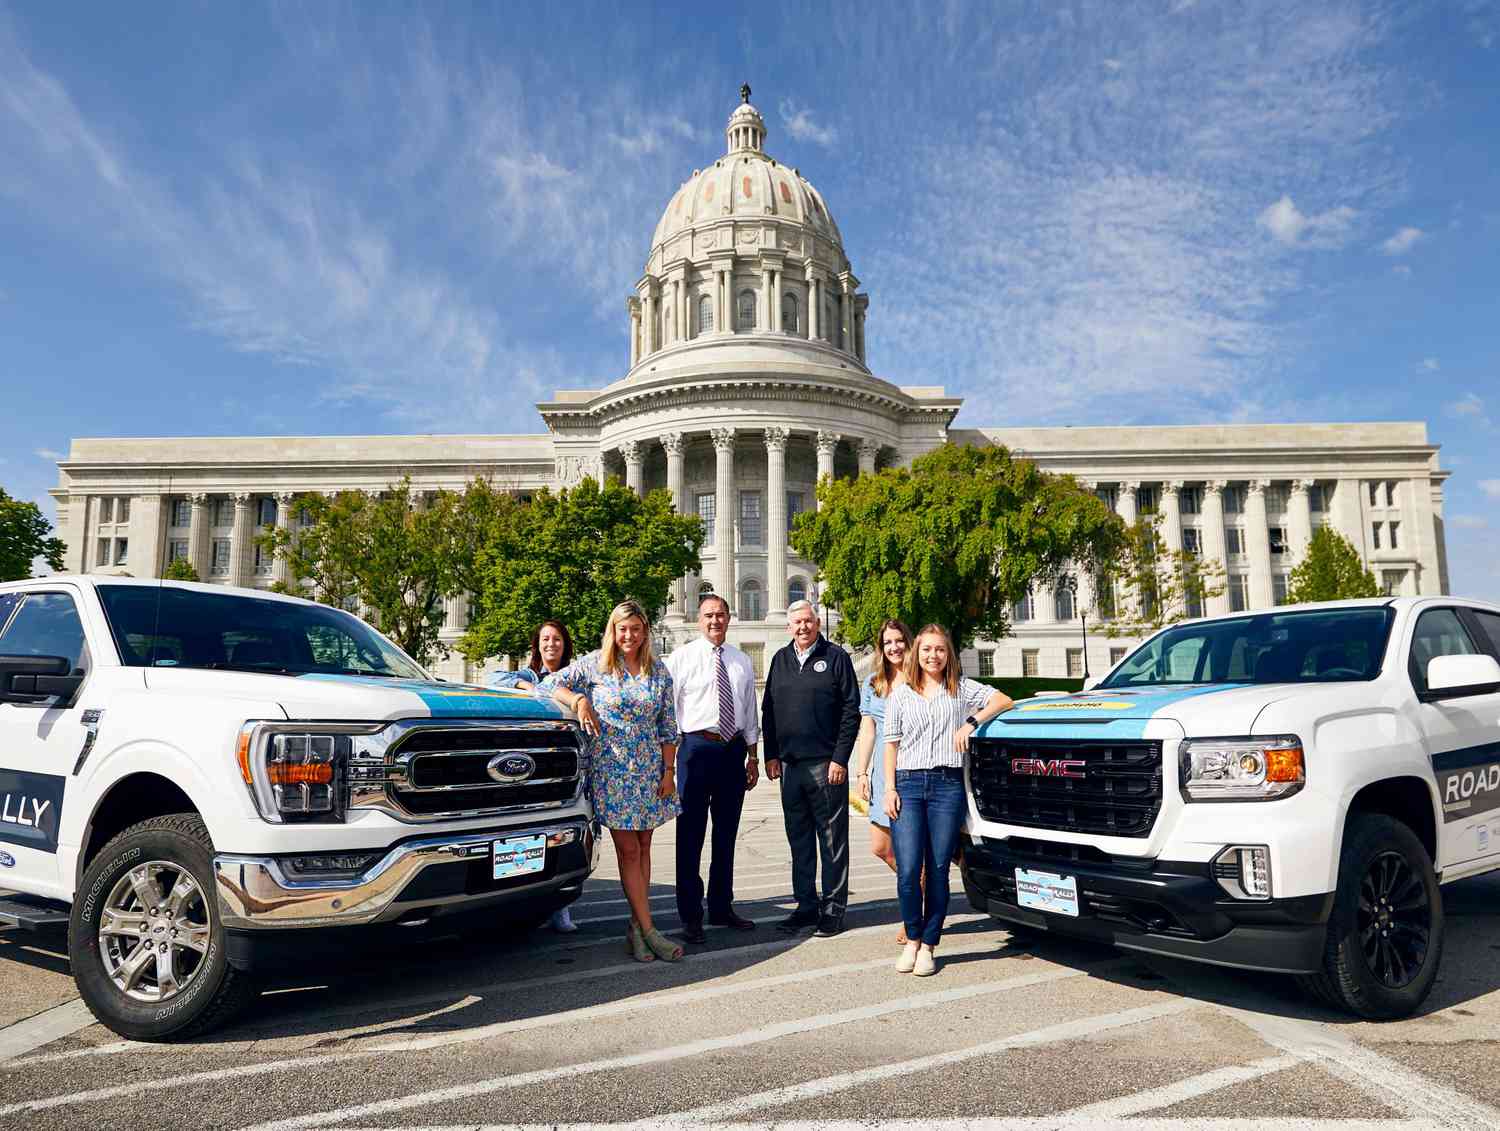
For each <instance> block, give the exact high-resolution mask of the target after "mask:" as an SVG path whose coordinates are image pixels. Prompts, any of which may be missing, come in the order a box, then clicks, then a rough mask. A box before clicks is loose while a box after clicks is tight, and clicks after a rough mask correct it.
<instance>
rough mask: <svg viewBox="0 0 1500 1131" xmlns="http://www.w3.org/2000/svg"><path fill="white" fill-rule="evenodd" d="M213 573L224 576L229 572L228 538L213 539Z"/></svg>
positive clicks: (216, 575)
mask: <svg viewBox="0 0 1500 1131" xmlns="http://www.w3.org/2000/svg"><path fill="white" fill-rule="evenodd" d="M212 569H213V575H214V576H215V577H226V576H228V574H229V539H228V538H215V539H214V556H213V567H212Z"/></svg>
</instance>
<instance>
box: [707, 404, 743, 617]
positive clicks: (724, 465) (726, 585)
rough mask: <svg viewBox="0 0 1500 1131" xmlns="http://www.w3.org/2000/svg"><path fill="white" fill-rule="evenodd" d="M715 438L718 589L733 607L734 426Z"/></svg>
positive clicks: (714, 434)
mask: <svg viewBox="0 0 1500 1131" xmlns="http://www.w3.org/2000/svg"><path fill="white" fill-rule="evenodd" d="M709 435H710V437H711V438H712V439H713V442H714V553H715V555H716V556H717V557H716V567H717V568H716V569H715V571H714V572H715V573H716V574H718V577H717V578H716V580H715V581H714V592H715V593H718V594H719V595H720V596H721V597H723V598H724V600H726V601H728V602H729V607H730V609H731V610H733V609H734V608H735V606H736V605H737V604H738V603H739V602H738V601H737V600H736V598H737V597H738V594H737V593H736V592H735V589H734V429H733V428H715V429H713V431H711V432H710V433H709Z"/></svg>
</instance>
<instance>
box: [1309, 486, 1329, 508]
mask: <svg viewBox="0 0 1500 1131" xmlns="http://www.w3.org/2000/svg"><path fill="white" fill-rule="evenodd" d="M1307 507H1308V509H1309V510H1311V511H1312V512H1313V514H1322V513H1323V512H1324V511H1326V510H1327V509H1328V487H1327V486H1326V485H1325V484H1322V483H1314V484H1313V485H1312V486H1311V487H1309V488H1308V489H1307Z"/></svg>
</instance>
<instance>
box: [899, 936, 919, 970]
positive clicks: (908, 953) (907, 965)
mask: <svg viewBox="0 0 1500 1131" xmlns="http://www.w3.org/2000/svg"><path fill="white" fill-rule="evenodd" d="M918 949H920V948H919V947H918V944H917V943H916V942H909V943H907V944H906V945H905V946H904V947H902V948H901V957H899V958H898V959H896V973H898V974H910V973H911V972H912V969H913V968H914V967H915V966H916V965H917V951H918Z"/></svg>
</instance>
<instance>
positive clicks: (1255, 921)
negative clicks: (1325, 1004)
mask: <svg viewBox="0 0 1500 1131" xmlns="http://www.w3.org/2000/svg"><path fill="white" fill-rule="evenodd" d="M1059 847H1066V846H1059ZM1018 867H1019V868H1029V869H1033V870H1036V871H1044V872H1057V873H1063V874H1065V875H1070V876H1074V877H1076V879H1077V881H1078V903H1079V908H1078V910H1079V914H1078V917H1077V918H1074V917H1073V916H1071V915H1062V914H1052V913H1048V912H1043V911H1033V910H1031V909H1029V908H1022V907H1019V906H1017V904H1016V880H1015V876H1016V872H1015V870H1016V869H1017V868H1018ZM962 871H963V880H964V889H965V891H966V892H967V894H968V897H969V902H970V903H971V904H973V905H974V906H975V907H976V908H978V909H979V910H983V911H988V912H989V913H990V914H991V915H992V916H994V917H995V918H997V919H1004V920H1008V921H1010V922H1013V923H1021V924H1024V925H1025V926H1028V927H1034V928H1040V929H1043V930H1047V931H1055V932H1056V933H1057V934H1059V935H1067V936H1070V937H1073V938H1081V939H1089V940H1092V941H1095V942H1102V943H1109V944H1112V945H1114V946H1118V947H1121V948H1123V949H1126V950H1139V951H1145V952H1147V953H1150V954H1161V955H1167V956H1170V957H1172V958H1186V959H1190V960H1192V961H1195V962H1207V963H1211V964H1213V965H1217V966H1231V967H1235V968H1237V969H1241V970H1264V971H1270V972H1275V973H1286V974H1305V973H1313V972H1315V971H1318V970H1321V969H1322V967H1323V949H1324V942H1325V939H1326V936H1327V924H1328V916H1329V913H1330V912H1331V911H1332V909H1333V893H1332V892H1326V893H1323V894H1319V895H1308V896H1297V897H1294V898H1291V899H1272V900H1259V901H1249V900H1237V899H1231V898H1230V897H1229V896H1228V895H1227V894H1226V893H1225V892H1224V889H1223V888H1221V887H1219V885H1218V883H1217V882H1215V880H1214V878H1213V876H1212V875H1211V873H1210V872H1209V868H1208V865H1207V864H1204V863H1197V862H1187V861H1179V862H1174V861H1167V860H1144V859H1135V858H1129V857H1118V856H1116V857H1106V856H1104V854H1102V853H1099V854H1097V855H1093V856H1088V857H1084V856H1083V854H1079V856H1078V857H1075V858H1059V857H1057V856H1053V855H1041V854H1037V853H1032V852H1027V851H1018V850H1016V849H1014V848H1012V847H1010V846H1009V845H1008V843H1007V842H1005V841H988V840H987V841H984V842H983V843H976V842H974V841H973V840H969V839H966V840H965V841H964V846H963V859H962Z"/></svg>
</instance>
